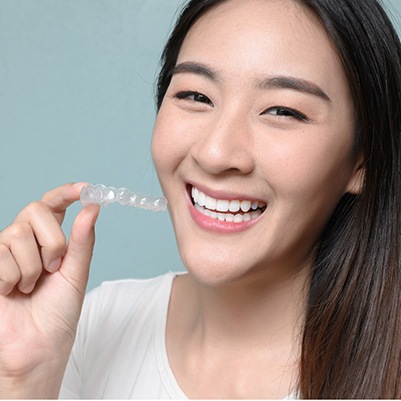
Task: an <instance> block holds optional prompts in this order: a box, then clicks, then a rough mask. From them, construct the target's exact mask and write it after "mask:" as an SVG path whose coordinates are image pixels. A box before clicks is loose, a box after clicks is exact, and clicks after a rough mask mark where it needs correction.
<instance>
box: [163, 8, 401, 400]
mask: <svg viewBox="0 0 401 401" xmlns="http://www.w3.org/2000/svg"><path fill="white" fill-rule="evenodd" d="M227 1H229V0H191V1H189V2H188V3H187V5H186V6H185V7H184V8H183V11H182V13H181V15H180V17H179V18H178V21H177V23H176V26H175V28H174V30H173V32H172V34H171V36H170V38H169V40H168V42H167V44H166V47H165V49H164V52H163V55H162V68H161V71H160V75H159V79H158V82H157V107H158V108H160V106H161V103H162V101H163V98H164V95H165V93H166V90H167V88H168V86H169V84H170V80H171V72H172V69H173V67H174V66H175V63H176V61H177V57H178V53H179V51H180V48H181V45H182V43H183V41H184V39H185V36H186V35H187V33H188V31H189V29H190V28H191V26H192V25H193V24H194V22H195V21H197V20H198V19H199V18H200V17H201V16H202V15H203V14H204V13H206V12H207V11H208V10H210V9H211V8H212V7H215V6H217V5H219V4H222V3H224V2H227ZM294 1H296V2H297V3H299V4H301V5H302V6H304V7H307V8H308V9H309V10H311V11H312V12H314V13H315V15H317V16H318V18H319V19H320V21H321V23H322V25H323V26H324V28H325V30H326V32H327V34H328V35H329V37H330V38H331V40H332V42H333V43H334V45H335V46H336V48H337V51H338V54H339V55H340V57H341V60H342V63H343V67H344V71H345V73H346V75H347V79H348V84H349V87H350V89H351V93H352V95H353V101H354V104H355V109H356V115H355V144H356V150H357V151H358V152H361V154H363V155H364V164H363V169H364V177H365V178H364V188H363V189H362V192H361V194H360V195H357V196H356V195H350V194H346V195H344V196H343V198H342V199H341V200H340V202H339V204H338V206H337V208H336V210H335V211H334V214H333V216H332V218H331V219H330V221H329V222H328V224H327V226H326V227H325V230H324V232H323V233H322V235H321V238H320V240H319V243H318V244H317V249H316V255H317V256H316V259H315V262H314V266H313V270H312V276H311V286H310V291H309V300H308V308H307V311H306V323H305V328H304V333H303V339H302V355H301V360H300V371H299V379H298V391H299V396H300V397H301V398H343V399H346V398H359V399H362V398H401V261H400V250H399V249H400V247H401V214H400V209H401V165H400V164H401V144H400V139H401V115H400V110H401V109H400V108H401V45H400V41H399V38H398V35H397V33H396V31H395V30H394V28H393V26H392V24H391V22H390V20H389V18H388V16H387V14H386V13H385V12H384V10H383V8H382V7H381V6H380V4H379V3H378V1H376V0H335V1H333V0H294Z"/></svg>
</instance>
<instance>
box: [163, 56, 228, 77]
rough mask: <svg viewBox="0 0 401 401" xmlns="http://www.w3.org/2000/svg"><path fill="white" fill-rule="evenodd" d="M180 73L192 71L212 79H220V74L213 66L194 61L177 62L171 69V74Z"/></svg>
mask: <svg viewBox="0 0 401 401" xmlns="http://www.w3.org/2000/svg"><path fill="white" fill-rule="evenodd" d="M180 73H191V74H197V75H201V76H203V77H205V78H207V79H210V80H212V81H220V78H219V74H218V73H217V71H215V70H213V68H211V67H209V66H207V65H205V64H202V63H196V62H192V61H185V62H183V63H180V64H177V65H176V66H175V67H174V68H173V69H172V71H171V76H173V75H175V74H180Z"/></svg>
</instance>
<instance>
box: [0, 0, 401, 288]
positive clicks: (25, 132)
mask: <svg viewBox="0 0 401 401" xmlns="http://www.w3.org/2000/svg"><path fill="white" fill-rule="evenodd" d="M361 1H363V0H361ZM182 3H183V1H182V0H0V135H1V143H0V178H1V179H0V184H1V189H0V191H1V201H0V202H1V203H0V204H1V209H0V210H1V212H0V229H3V228H4V227H6V226H7V225H8V224H10V223H11V222H12V220H13V219H14V217H15V215H16V214H17V213H18V212H19V211H20V210H21V209H22V208H23V207H24V206H25V205H26V204H28V203H29V202H30V201H32V200H36V199H40V197H41V196H42V194H43V193H44V192H46V191H47V190H49V189H51V188H53V187H56V186H58V185H60V184H63V183H66V182H70V181H89V182H93V183H103V184H106V185H113V186H116V187H120V186H125V187H128V188H130V189H132V190H134V191H137V192H141V193H144V194H153V195H160V194H161V190H160V187H159V184H158V181H157V177H156V173H155V170H154V168H153V164H152V160H151V154H150V141H151V133H152V127H153V123H154V119H155V114H156V113H155V106H154V81H155V78H156V75H157V71H158V67H159V57H160V53H161V50H162V47H163V44H164V41H165V39H166V38H167V35H168V33H169V31H170V29H171V28H172V24H173V21H174V19H175V17H176V10H177V9H178V7H179V5H181V4H182ZM383 3H384V5H385V6H389V5H392V7H393V11H392V14H394V15H398V13H400V14H401V0H392V1H389V0H387V1H384V2H383ZM394 18H395V19H396V20H397V27H398V31H399V32H401V30H400V26H401V24H400V22H399V21H401V18H400V17H399V16H398V17H394ZM80 207H81V206H80V205H79V204H76V205H73V206H72V207H71V208H70V209H69V212H68V214H67V218H66V221H65V224H64V227H65V229H66V232H67V234H68V232H69V230H70V227H71V223H72V220H73V218H74V216H75V215H76V213H77V211H78V210H79V208H80ZM96 235H97V241H96V246H95V254H94V258H93V263H92V271H91V276H90V281H89V288H93V287H94V286H96V285H98V284H99V283H100V282H101V281H104V280H111V279H118V278H125V277H151V276H154V275H157V274H160V273H163V272H166V271H168V270H174V271H176V270H183V266H182V263H181V261H180V258H179V255H178V251H177V249H176V244H175V239H174V234H173V230H172V227H171V224H170V220H169V216H168V214H167V213H152V212H149V211H143V210H139V209H134V208H128V207H122V206H119V205H111V206H110V207H109V208H107V209H104V210H102V213H101V216H100V219H99V221H98V224H97V228H96Z"/></svg>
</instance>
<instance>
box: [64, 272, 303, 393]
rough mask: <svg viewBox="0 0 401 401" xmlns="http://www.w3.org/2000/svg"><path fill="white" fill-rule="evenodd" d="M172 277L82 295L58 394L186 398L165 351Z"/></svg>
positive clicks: (104, 286) (111, 284)
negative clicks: (65, 368)
mask: <svg viewBox="0 0 401 401" xmlns="http://www.w3.org/2000/svg"><path fill="white" fill-rule="evenodd" d="M175 277H176V273H171V272H170V273H167V274H165V275H163V276H159V277H156V278H152V279H146V280H144V279H142V280H134V279H132V280H119V281H110V282H105V283H103V284H102V285H101V286H100V287H98V288H96V289H95V290H93V291H92V292H90V293H89V294H88V296H87V297H86V299H85V303H84V307H83V311H82V316H81V319H80V322H79V325H78V331H77V337H76V340H75V343H74V348H73V351H72V354H71V357H70V360H69V363H68V366H67V370H66V373H65V375H64V381H63V384H62V388H61V392H60V398H67V399H93V398H95V399H102V398H106V399H111V398H113V399H188V397H187V396H186V395H185V394H184V392H183V391H182V390H181V388H180V386H179V385H178V383H177V381H176V380H175V377H174V374H173V372H172V370H171V367H170V365H169V362H168V357H167V351H166V341H165V333H166V322H167V312H168V305H169V301H170V293H171V287H172V283H173V281H174V278H175ZM295 398H297V397H296V394H291V395H289V396H288V397H286V398H285V399H295Z"/></svg>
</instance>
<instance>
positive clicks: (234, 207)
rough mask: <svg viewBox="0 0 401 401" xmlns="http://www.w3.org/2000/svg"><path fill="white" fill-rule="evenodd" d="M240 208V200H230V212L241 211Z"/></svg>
mask: <svg viewBox="0 0 401 401" xmlns="http://www.w3.org/2000/svg"><path fill="white" fill-rule="evenodd" d="M239 209H240V202H239V200H232V201H231V202H230V206H229V208H228V210H229V211H230V212H234V213H235V212H238V211H239Z"/></svg>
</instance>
